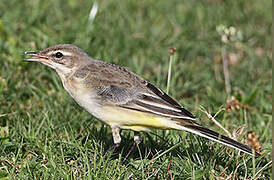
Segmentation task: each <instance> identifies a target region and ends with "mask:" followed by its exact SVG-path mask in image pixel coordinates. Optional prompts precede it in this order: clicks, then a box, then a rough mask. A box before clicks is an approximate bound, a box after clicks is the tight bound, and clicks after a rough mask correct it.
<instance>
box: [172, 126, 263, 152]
mask: <svg viewBox="0 0 274 180" xmlns="http://www.w3.org/2000/svg"><path fill="white" fill-rule="evenodd" d="M176 129H179V130H184V131H188V132H191V133H193V134H197V135H199V136H202V137H205V138H207V139H210V140H212V141H215V142H219V143H221V144H224V145H226V146H229V147H232V148H235V149H237V150H239V151H242V152H245V153H247V154H250V155H253V156H254V155H255V157H258V156H260V154H259V153H257V152H255V151H254V153H255V154H254V153H253V151H252V149H251V148H249V147H248V146H246V145H244V144H241V143H239V142H237V141H235V140H233V139H231V138H229V137H226V136H224V135H221V134H219V133H217V132H215V131H212V130H210V129H207V128H205V127H203V126H201V125H199V124H196V123H193V122H190V121H185V122H184V123H180V126H179V127H177V128H176Z"/></svg>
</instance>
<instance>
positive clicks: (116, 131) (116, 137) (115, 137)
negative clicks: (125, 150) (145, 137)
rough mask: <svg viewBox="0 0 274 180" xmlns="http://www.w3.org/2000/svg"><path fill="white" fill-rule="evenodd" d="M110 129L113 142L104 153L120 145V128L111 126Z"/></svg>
mask: <svg viewBox="0 0 274 180" xmlns="http://www.w3.org/2000/svg"><path fill="white" fill-rule="evenodd" d="M111 131H112V137H113V142H114V144H113V145H112V146H111V147H110V148H109V149H108V150H107V151H106V152H105V153H104V154H107V153H109V152H110V151H113V150H115V149H116V148H118V147H119V146H120V143H121V136H120V129H119V128H112V129H111Z"/></svg>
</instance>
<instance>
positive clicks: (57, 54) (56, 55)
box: [55, 52, 64, 58]
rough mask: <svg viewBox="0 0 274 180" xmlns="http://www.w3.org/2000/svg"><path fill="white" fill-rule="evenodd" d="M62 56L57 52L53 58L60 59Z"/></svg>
mask: <svg viewBox="0 0 274 180" xmlns="http://www.w3.org/2000/svg"><path fill="white" fill-rule="evenodd" d="M63 56H64V55H63V54H62V53H61V52H57V53H56V54H55V57H57V58H61V57H63Z"/></svg>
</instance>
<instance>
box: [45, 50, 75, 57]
mask: <svg viewBox="0 0 274 180" xmlns="http://www.w3.org/2000/svg"><path fill="white" fill-rule="evenodd" d="M57 52H60V53H62V54H63V55H64V56H71V54H72V53H71V52H68V51H62V50H56V51H52V52H50V53H48V55H52V54H55V53H57Z"/></svg>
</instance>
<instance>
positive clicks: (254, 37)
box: [0, 0, 272, 180]
mask: <svg viewBox="0 0 274 180" xmlns="http://www.w3.org/2000/svg"><path fill="white" fill-rule="evenodd" d="M92 4H93V2H91V1H87V0H81V1H78V0H68V1H65V0H60V1H54V0H48V1H43V0H28V1H27V0H20V1H18V0H2V1H1V3H0V138H1V139H0V179H1V180H2V179H8V178H16V179H34V178H35V179H40V178H41V179H61V178H64V179H71V178H77V179H78V178H96V179H127V178H130V177H131V178H132V179H214V178H215V177H216V176H217V177H218V176H220V177H227V176H229V175H231V176H232V177H233V176H235V177H237V178H239V179H243V178H245V177H246V178H252V179H256V178H258V179H263V178H266V179H271V177H272V169H271V165H272V164H271V163H270V161H271V159H272V158H271V151H272V144H271V142H272V136H271V134H272V126H271V124H272V103H271V100H272V71H271V68H270V67H271V64H272V61H271V59H272V52H271V47H272V44H271V43H272V42H271V22H272V17H271V11H272V9H271V1H268V0H263V1H255V0H250V1H248V2H247V1H244V0H239V1H222V0H206V1H181V0H171V1H156V0H141V1H123V3H122V2H121V1H115V0H107V1H100V2H98V4H99V10H98V13H97V15H96V18H95V19H94V21H93V23H92V24H88V14H89V11H90V8H91V6H92ZM220 24H224V25H226V26H234V27H236V29H238V30H240V31H241V32H242V34H243V39H242V40H241V41H239V42H237V43H231V44H230V45H228V47H227V50H228V51H227V52H228V54H229V55H235V57H236V58H235V59H236V62H235V63H233V64H231V65H230V66H229V71H230V79H231V87H232V95H233V96H234V97H236V99H237V100H238V101H239V102H240V103H241V104H243V105H244V106H245V107H248V108H244V106H240V108H239V109H236V110H233V111H231V112H228V111H222V112H221V113H220V114H219V115H218V116H217V117H216V119H217V120H218V121H219V122H220V123H221V124H222V125H223V126H224V127H225V128H226V129H228V130H229V131H230V132H232V131H233V130H235V129H237V128H238V127H240V126H242V125H244V124H245V125H247V129H246V132H245V133H244V134H243V135H242V137H241V138H240V139H239V140H240V141H241V142H245V141H247V132H249V131H251V132H255V134H256V135H258V141H259V142H260V143H262V156H261V157H260V158H258V159H255V161H254V159H252V157H251V156H248V155H238V153H237V151H234V150H229V149H228V148H227V147H224V146H222V145H219V144H216V143H212V142H210V141H208V140H206V139H204V138H200V137H197V136H194V135H191V134H189V133H183V135H182V133H181V132H178V131H162V130H155V131H153V132H152V133H143V134H142V135H143V139H144V141H143V143H142V144H141V145H140V147H139V151H137V152H135V153H134V154H132V155H131V156H130V157H129V158H128V160H127V161H126V162H125V163H124V164H121V161H123V157H125V154H126V153H127V151H128V150H129V149H130V146H131V144H132V142H133V132H130V131H123V132H122V137H123V140H122V145H121V148H120V150H121V153H115V154H114V155H111V154H107V155H105V156H102V154H103V153H104V152H105V151H106V150H107V149H108V148H110V147H111V145H112V137H111V133H110V128H109V127H107V126H105V125H103V124H101V123H100V122H99V121H98V120H96V119H95V118H94V117H92V116H91V115H89V114H88V113H87V112H85V111H84V110H82V109H81V108H80V107H79V106H78V105H77V104H76V103H75V102H74V101H73V100H72V98H71V97H70V96H69V95H68V94H67V93H66V92H65V90H64V89H63V87H62V84H61V81H60V79H59V78H58V77H57V75H56V73H55V72H54V71H53V70H51V69H50V68H48V67H45V66H44V65H41V64H37V63H26V62H23V61H22V59H23V57H22V52H24V51H26V50H39V49H43V48H46V47H48V46H51V45H54V44H59V43H71V44H75V45H78V46H79V47H81V48H82V49H83V50H85V51H86V52H87V53H88V54H89V55H90V56H92V57H94V58H96V59H103V60H105V61H108V62H111V63H115V64H118V65H121V66H126V67H127V68H128V69H130V70H132V71H133V72H135V73H137V74H139V75H140V76H142V77H144V78H145V79H147V80H149V81H151V82H153V83H154V84H155V85H157V86H158V87H160V88H161V89H163V90H166V82H167V71H168V65H169V53H168V52H169V48H170V47H176V49H177V51H176V60H175V61H174V62H173V65H172V74H171V81H170V90H169V94H171V96H173V97H174V98H175V99H177V100H178V101H179V102H180V103H181V104H182V105H184V106H185V107H186V108H187V109H189V110H190V111H192V112H193V113H194V114H195V115H196V116H198V117H199V118H200V120H199V123H201V124H203V125H205V126H208V127H210V128H212V129H214V130H216V131H218V132H221V133H224V132H223V131H222V130H221V129H220V128H218V127H217V126H216V125H214V124H213V123H212V122H211V121H210V120H209V119H208V118H207V117H206V116H205V114H204V113H202V112H201V111H200V110H199V108H200V105H201V106H203V107H205V109H206V110H207V111H209V112H211V113H212V114H215V113H216V112H217V111H218V110H219V108H220V107H221V106H224V107H225V104H226V99H227V95H226V93H225V86H224V78H223V71H222V64H221V61H220V57H221V49H222V44H221V41H220V36H219V34H218V33H217V32H216V27H217V26H218V25H220ZM4 131H5V132H4ZM267 163H270V164H267ZM261 168H263V169H261Z"/></svg>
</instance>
